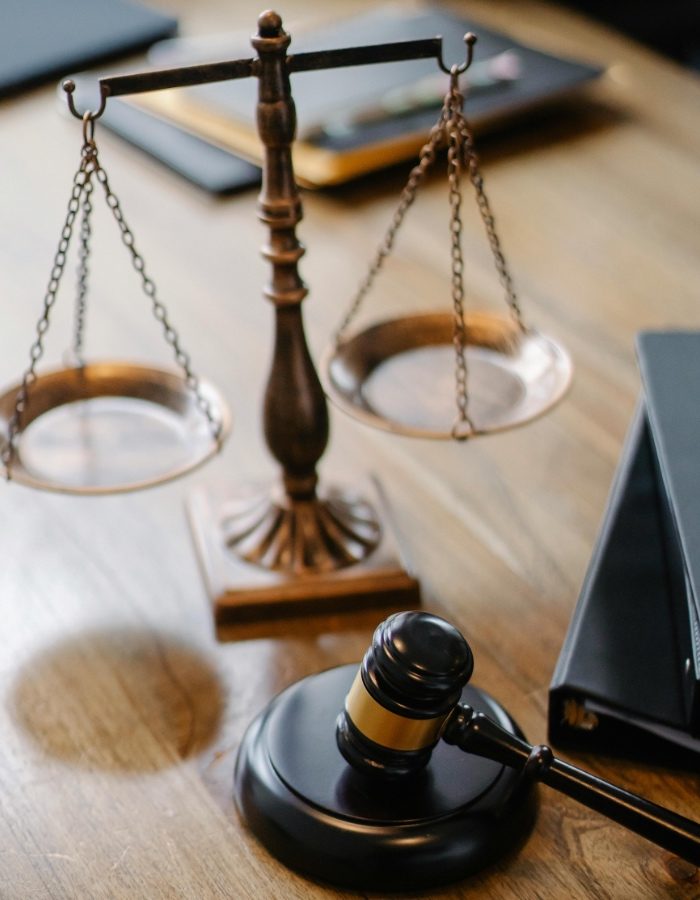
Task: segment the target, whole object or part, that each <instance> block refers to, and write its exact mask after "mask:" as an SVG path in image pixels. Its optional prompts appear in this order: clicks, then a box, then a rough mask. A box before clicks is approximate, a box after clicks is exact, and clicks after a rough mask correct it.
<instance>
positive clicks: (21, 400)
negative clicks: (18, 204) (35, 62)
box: [2, 142, 90, 479]
mask: <svg viewBox="0 0 700 900" xmlns="http://www.w3.org/2000/svg"><path fill="white" fill-rule="evenodd" d="M81 157H82V158H81V161H80V166H79V167H78V171H77V172H76V173H75V175H74V176H73V187H72V190H71V195H70V200H69V201H68V212H67V214H66V218H65V221H64V223H63V228H62V229H61V237H60V240H59V242H58V249H57V250H56V255H55V256H54V260H53V267H52V269H51V274H50V276H49V283H48V286H47V289H46V293H45V295H44V307H43V311H42V314H41V316H40V318H39V320H38V322H37V324H36V339H35V340H34V343H33V344H32V346H31V347H30V350H29V366H28V367H27V369H26V371H25V372H24V375H23V376H22V381H21V384H20V387H19V390H18V391H17V396H16V398H15V407H14V410H13V412H12V416H11V417H10V421H9V423H8V429H7V442H6V443H5V445H4V446H3V448H2V462H3V465H4V467H5V477H6V478H8V479H9V478H10V477H11V472H10V468H11V464H12V457H13V456H14V453H15V449H16V443H17V437H18V435H19V432H20V426H21V421H22V414H23V413H24V411H25V409H26V407H27V398H28V393H29V388H30V387H31V385H32V384H33V383H34V382H35V381H36V365H37V363H38V362H39V360H40V359H41V357H42V356H43V353H44V335H45V334H46V332H47V330H48V327H49V320H50V316H51V310H52V308H53V306H54V304H55V303H56V295H57V292H58V288H59V285H60V283H61V276H62V275H63V270H64V268H65V265H66V256H67V253H68V247H69V245H70V240H71V237H72V235H73V225H74V222H75V217H76V216H77V214H78V211H79V209H80V199H81V196H82V195H83V192H84V190H85V184H86V183H87V180H88V178H89V168H90V156H89V153H88V151H87V142H85V144H84V146H83V148H82V151H81Z"/></svg>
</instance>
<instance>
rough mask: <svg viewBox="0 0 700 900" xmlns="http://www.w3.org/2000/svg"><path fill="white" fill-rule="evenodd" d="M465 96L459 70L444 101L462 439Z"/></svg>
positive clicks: (465, 430) (456, 431) (466, 430)
mask: <svg viewBox="0 0 700 900" xmlns="http://www.w3.org/2000/svg"><path fill="white" fill-rule="evenodd" d="M463 102H464V98H463V97H462V94H461V93H460V90H459V81H458V72H457V68H456V67H454V68H453V69H452V72H451V73H450V90H449V93H448V95H447V97H446V100H445V107H446V109H447V112H448V116H447V121H446V123H445V129H446V131H447V139H448V145H447V180H448V184H449V198H450V212H451V214H450V251H451V260H452V279H451V284H452V305H453V309H454V319H453V329H452V342H453V344H454V349H455V400H456V403H457V418H456V420H455V422H454V424H453V426H452V436H453V437H454V438H455V440H459V441H463V440H466V439H467V438H468V437H470V436H471V435H473V434H474V433H475V432H476V428H475V426H474V423H473V422H472V420H471V419H470V417H469V392H468V389H467V380H468V371H467V358H466V349H467V334H466V326H465V322H464V258H463V255H462V219H461V209H462V191H461V185H460V175H461V168H462V160H463V147H462V139H463V136H462V130H461V128H460V127H459V125H460V119H461V116H462V104H463Z"/></svg>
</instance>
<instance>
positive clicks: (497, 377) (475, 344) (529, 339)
mask: <svg viewBox="0 0 700 900" xmlns="http://www.w3.org/2000/svg"><path fill="white" fill-rule="evenodd" d="M453 325H454V316H453V314H452V313H424V314H420V315H414V316H406V317H402V318H398V319H391V320H388V321H384V322H380V323H378V324H376V325H373V326H371V327H369V328H367V329H366V330H364V331H361V332H359V333H358V334H356V335H354V336H353V337H351V338H349V339H348V340H347V341H344V342H342V343H341V344H339V345H337V346H335V347H332V348H330V349H329V350H327V351H326V353H325V355H324V357H323V360H322V362H321V370H322V374H321V377H322V380H323V382H324V387H325V388H326V390H327V392H328V394H329V396H330V397H331V399H332V400H333V401H334V402H335V403H336V404H337V405H338V406H339V407H340V408H341V409H343V410H345V412H347V413H349V414H350V415H352V416H354V417H355V418H357V419H359V420H360V421H362V422H365V423H366V424H368V425H374V426H375V427H377V428H382V429H384V430H386V431H391V432H394V433H396V434H403V435H408V436H411V437H423V438H435V439H451V438H454V434H453V425H454V422H455V420H456V418H457V405H456V388H455V349H454V342H453ZM465 327H466V336H467V344H466V353H465V355H466V361H467V390H468V397H469V416H470V418H471V420H472V422H473V423H474V427H475V433H476V434H488V433H491V432H494V431H502V430H504V429H507V428H513V427H514V426H516V425H522V424H524V423H525V422H528V421H530V420H531V419H533V418H535V417H536V416H539V415H541V414H542V413H544V412H546V411H547V410H548V409H549V408H550V407H551V406H553V405H554V404H555V403H556V402H557V401H558V400H560V399H561V397H562V396H563V395H564V394H565V393H566V390H567V388H568V386H569V384H570V382H571V375H572V365H571V360H570V358H569V355H568V354H567V353H566V351H565V350H564V349H563V348H562V347H560V346H559V345H558V344H557V343H556V342H555V341H553V340H552V339H551V338H549V337H547V336H545V335H543V334H540V333H539V332H537V331H533V330H530V329H528V330H526V331H520V329H518V328H517V326H515V325H514V323H513V322H512V320H510V319H507V318H505V317H504V316H500V315H497V314H495V313H489V312H475V313H471V314H468V315H466V316H465Z"/></svg>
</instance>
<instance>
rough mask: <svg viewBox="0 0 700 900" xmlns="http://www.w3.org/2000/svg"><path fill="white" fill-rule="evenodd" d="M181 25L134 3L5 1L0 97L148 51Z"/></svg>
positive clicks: (0, 35)
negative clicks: (133, 53)
mask: <svg viewBox="0 0 700 900" xmlns="http://www.w3.org/2000/svg"><path fill="white" fill-rule="evenodd" d="M176 31H177V20H176V19H174V18H172V16H166V15H163V13H160V12H157V11H155V10H152V9H148V8H147V7H145V6H143V5H142V4H140V3H135V2H131V0H2V28H0V96H6V95H9V94H15V93H18V92H19V91H21V90H25V89H26V88H29V87H32V86H34V85H37V84H40V83H43V82H46V81H50V80H52V79H54V78H60V77H61V76H63V75H66V74H67V73H68V72H70V71H74V70H75V69H77V68H84V67H87V66H92V65H95V64H97V63H101V62H104V61H105V60H108V59H114V58H116V57H118V56H123V55H125V54H127V53H131V52H135V51H137V50H143V49H144V48H145V47H148V46H150V45H151V44H152V43H153V42H154V41H159V40H162V39H164V38H167V37H169V36H171V35H173V34H175V33H176Z"/></svg>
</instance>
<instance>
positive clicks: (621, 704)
mask: <svg viewBox="0 0 700 900" xmlns="http://www.w3.org/2000/svg"><path fill="white" fill-rule="evenodd" d="M638 352H639V358H640V366H641V370H642V376H643V386H644V394H643V398H642V399H641V400H640V403H639V406H638V410H637V414H636V416H635V419H634V421H633V423H632V426H631V427H630V430H629V433H628V436H627V439H626V441H625V445H624V448H623V452H622V455H621V459H620V463H619V465H618V468H617V471H616V474H615V479H614V482H613V486H612V489H611V493H610V497H609V500H608V504H607V508H606V513H605V517H604V521H603V524H602V527H601V529H600V533H599V536H598V540H597V542H596V546H595V549H594V552H593V555H592V558H591V562H590V564H589V567H588V571H587V573H586V577H585V579H584V584H583V587H582V589H581V594H580V597H579V600H578V603H577V606H576V610H575V612H574V616H573V618H572V622H571V625H570V627H569V630H568V633H567V636H566V639H565V641H564V645H563V648H562V651H561V654H560V657H559V660H558V662H557V666H556V669H555V672H554V676H553V679H552V683H551V686H550V694H549V733H550V740H551V741H552V742H553V743H555V744H559V745H563V746H566V745H569V746H573V747H575V748H577V749H583V750H592V751H602V752H606V753H624V754H627V755H635V756H639V757H647V758H650V757H654V758H662V759H664V760H665V761H667V762H680V763H683V764H686V763H688V762H691V763H692V764H693V765H696V764H697V759H698V756H697V754H700V738H699V737H698V732H699V731H700V727H699V726H700V721H699V718H698V707H697V702H698V701H697V697H698V690H697V687H698V680H697V671H698V667H697V659H698V656H697V650H698V641H697V635H698V617H697V608H696V606H695V600H696V599H697V591H696V589H695V585H696V582H695V580H694V579H695V573H694V569H695V567H696V566H697V564H698V562H700V557H698V556H697V555H695V556H694V557H693V558H692V560H691V559H690V557H689V555H688V554H693V553H694V552H695V551H694V550H693V547H694V542H695V541H696V540H697V539H700V527H699V526H700V505H698V504H697V502H695V501H696V496H697V467H698V454H697V450H696V448H697V446H698V444H699V443H700V417H699V416H698V413H697V411H696V410H695V409H693V406H694V404H695V403H696V402H697V401H696V398H697V397H698V391H697V387H698V386H700V383H699V380H700V334H693V333H690V332H680V333H679V332H669V333H663V334H659V333H648V334H644V335H641V336H640V339H639V344H638ZM694 383H695V386H694ZM693 434H694V435H695V438H694V440H693V437H692V435H693ZM669 487H670V488H671V489H670V490H669ZM688 661H690V662H688Z"/></svg>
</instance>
